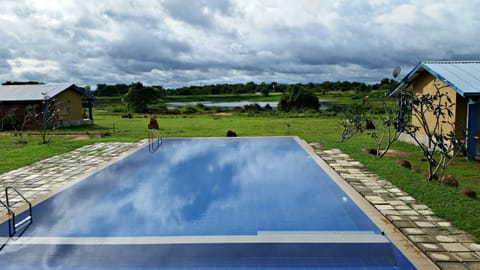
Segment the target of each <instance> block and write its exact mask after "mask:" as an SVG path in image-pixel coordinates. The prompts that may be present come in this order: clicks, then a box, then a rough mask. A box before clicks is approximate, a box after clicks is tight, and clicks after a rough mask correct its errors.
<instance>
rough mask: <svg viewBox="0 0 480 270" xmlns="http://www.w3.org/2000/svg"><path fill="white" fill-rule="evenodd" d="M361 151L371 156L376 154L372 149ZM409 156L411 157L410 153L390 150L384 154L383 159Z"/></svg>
mask: <svg viewBox="0 0 480 270" xmlns="http://www.w3.org/2000/svg"><path fill="white" fill-rule="evenodd" d="M363 151H364V152H366V153H369V154H372V155H376V154H377V150H376V149H372V148H366V149H363ZM380 151H384V150H380ZM409 155H411V153H410V152H405V151H400V150H395V149H390V150H388V152H387V153H386V154H385V157H405V156H409Z"/></svg>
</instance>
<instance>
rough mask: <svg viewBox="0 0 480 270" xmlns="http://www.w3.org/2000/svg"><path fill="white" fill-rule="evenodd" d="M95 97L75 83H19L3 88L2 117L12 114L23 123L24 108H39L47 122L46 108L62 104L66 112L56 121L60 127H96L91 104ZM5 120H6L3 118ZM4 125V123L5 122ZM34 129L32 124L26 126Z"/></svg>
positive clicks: (1, 90) (1, 97) (0, 106)
mask: <svg viewBox="0 0 480 270" xmlns="http://www.w3.org/2000/svg"><path fill="white" fill-rule="evenodd" d="M94 100H95V98H94V97H93V95H92V94H91V93H90V92H89V91H86V90H85V89H84V88H81V87H78V86H76V85H75V84H20V85H1V86H0V115H2V116H6V115H7V114H8V113H9V112H14V113H15V115H14V117H13V119H11V121H16V122H21V121H24V117H25V108H27V106H29V105H34V106H36V107H37V108H38V109H39V110H40V111H41V112H42V113H43V115H45V116H46V117H45V118H44V121H46V122H48V117H49V115H48V111H49V110H48V109H47V106H49V105H52V104H54V103H55V104H56V105H61V107H62V108H63V111H62V113H61V114H59V115H60V117H59V119H58V121H57V123H56V124H57V125H59V126H78V125H82V124H93V114H92V103H93V101H94ZM3 119H5V117H3ZM2 124H3V123H2ZM27 126H28V127H32V128H33V125H32V123H31V122H30V123H27Z"/></svg>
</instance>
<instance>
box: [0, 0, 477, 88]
mask: <svg viewBox="0 0 480 270" xmlns="http://www.w3.org/2000/svg"><path fill="white" fill-rule="evenodd" d="M0 8H1V12H0V81H2V82H3V81H7V80H10V81H14V80H16V81H19V80H34V81H42V82H47V83H57V82H72V83H75V84H77V85H81V86H84V85H91V86H92V87H93V88H94V86H95V85H96V84H99V83H108V84H114V83H131V82H134V81H141V82H143V83H144V84H147V85H152V84H154V85H163V86H165V87H179V86H188V85H204V84H216V83H245V82H248V81H254V82H257V83H260V82H267V83H268V82H272V81H276V82H280V83H295V82H310V81H311V82H322V81H326V80H330V81H337V80H342V81H343V80H349V81H362V82H367V83H375V82H378V81H379V80H380V79H382V78H384V77H388V76H390V74H391V71H392V69H393V68H394V67H395V66H401V67H402V69H403V72H402V75H405V73H406V72H407V71H408V70H410V69H411V68H412V67H413V66H415V65H416V64H417V63H418V62H419V61H421V60H480V13H479V12H478V11H479V10H480V0H422V1H417V0H391V1H388V0H345V1H344V0H316V1H315V0H230V1H229V0H158V1H153V0H138V1H133V0H131V1H126V0H124V1H122V0H82V1H61V0H59V1H55V0H31V1H27V0H0Z"/></svg>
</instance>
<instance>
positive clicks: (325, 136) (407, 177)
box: [0, 112, 480, 238]
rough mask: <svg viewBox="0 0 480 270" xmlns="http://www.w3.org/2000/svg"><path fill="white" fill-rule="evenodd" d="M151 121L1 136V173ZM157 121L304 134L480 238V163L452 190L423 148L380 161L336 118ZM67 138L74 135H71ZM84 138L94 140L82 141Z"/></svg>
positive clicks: (467, 167) (99, 118) (193, 127)
mask: <svg viewBox="0 0 480 270" xmlns="http://www.w3.org/2000/svg"><path fill="white" fill-rule="evenodd" d="M148 117H149V116H148V115H140V114H139V115H134V118H132V119H125V118H121V114H114V113H105V112H96V113H95V126H93V127H79V128H74V129H62V130H59V131H58V132H57V136H56V137H55V138H54V139H53V141H52V143H51V144H48V145H44V144H39V138H38V135H36V134H35V132H30V133H28V134H27V135H26V139H27V140H28V141H29V143H28V144H16V143H15V141H17V140H18V137H15V136H13V135H12V134H11V133H0V134H1V136H0V146H1V147H2V155H1V162H0V173H2V172H6V171H9V170H11V169H14V168H18V167H20V166H23V165H26V164H29V163H32V162H35V161H38V160H41V159H44V158H46V157H48V156H51V155H55V154H58V153H63V152H66V151H69V150H71V149H74V148H76V147H80V146H82V145H86V144H91V143H94V142H102V141H103V142H106V141H138V140H141V139H145V138H146V137H147V133H146V127H147V124H148V121H149V118H148ZM157 119H158V122H159V125H160V132H161V134H162V135H163V136H164V137H211V136H218V137H224V136H225V134H226V132H227V131H228V130H233V131H235V132H236V133H237V134H238V135H239V136H278V135H281V136H283V135H293V136H299V137H300V138H302V139H304V140H306V141H308V142H313V141H315V142H319V143H320V144H321V145H322V147H323V148H324V149H331V148H339V149H341V150H342V151H344V152H345V153H347V154H349V155H350V156H351V157H352V158H354V159H356V160H358V161H360V162H361V163H363V164H364V165H365V166H366V167H367V168H368V169H369V170H370V171H372V172H375V173H377V174H378V175H380V176H382V177H384V178H385V179H388V180H389V181H391V182H392V183H394V184H395V185H397V186H398V187H399V188H401V189H402V190H404V191H406V192H408V193H409V194H410V195H411V196H413V197H415V198H416V199H417V200H419V201H420V202H421V203H425V204H427V205H428V206H430V207H431V208H432V209H433V210H434V211H435V213H437V214H438V215H439V216H440V217H443V218H445V219H447V220H448V221H450V222H452V223H453V224H454V225H456V226H457V227H459V228H461V229H464V230H466V231H468V232H470V233H472V234H473V235H475V236H476V237H477V238H480V218H479V213H480V200H479V199H470V198H467V197H465V196H463V195H461V194H460V193H459V190H460V189H461V188H464V187H469V188H472V189H474V190H475V191H476V192H477V194H480V162H467V161H465V160H463V159H458V160H456V162H455V163H454V164H453V166H452V167H451V169H450V170H449V173H451V174H453V175H454V176H455V177H456V178H457V179H458V180H459V182H460V186H459V187H458V188H452V187H446V186H444V185H440V184H438V183H437V182H427V181H426V178H425V177H424V176H423V172H424V171H426V166H427V165H426V162H425V161H423V160H422V156H421V153H420V151H419V149H418V148H416V147H414V146H412V145H409V144H405V143H396V144H395V145H394V146H393V149H395V150H397V151H401V152H402V156H391V157H385V158H382V159H380V158H377V157H375V156H372V155H370V154H367V153H365V152H364V151H362V149H364V148H373V147H374V144H373V141H372V140H371V138H370V137H369V136H368V135H366V134H365V135H361V136H359V137H356V138H353V139H351V140H350V141H348V142H346V143H340V142H339V138H340V130H339V128H338V126H337V122H338V118H336V117H329V116H323V115H322V114H306V115H300V114H273V115H266V114H256V115H251V114H240V113H234V114H233V115H231V116H230V115H225V114H223V115H217V114H213V113H212V114H194V115H159V116H157ZM67 134H70V135H69V136H68V137H67V136H66V135H67ZM80 137H82V138H84V137H91V138H88V139H79V138H80ZM398 159H407V160H409V161H410V162H411V163H412V164H413V167H414V170H407V169H405V168H403V167H400V166H398V165H397V164H396V163H395V161H396V160H398Z"/></svg>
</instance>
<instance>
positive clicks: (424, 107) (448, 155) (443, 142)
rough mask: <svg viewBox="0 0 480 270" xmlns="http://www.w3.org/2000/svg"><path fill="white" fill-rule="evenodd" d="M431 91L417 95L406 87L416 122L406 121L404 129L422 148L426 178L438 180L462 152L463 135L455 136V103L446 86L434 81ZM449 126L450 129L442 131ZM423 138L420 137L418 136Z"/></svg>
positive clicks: (406, 93)
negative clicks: (461, 136) (426, 165)
mask: <svg viewBox="0 0 480 270" xmlns="http://www.w3.org/2000/svg"><path fill="white" fill-rule="evenodd" d="M433 86H434V88H435V91H434V93H432V94H422V95H417V94H415V93H413V91H412V90H407V91H405V93H403V94H404V95H406V96H407V100H408V101H409V103H410V104H409V107H410V108H412V118H414V119H416V122H417V123H418V124H417V125H413V124H409V125H407V126H406V129H405V132H406V133H407V134H408V135H409V136H410V137H411V138H412V139H413V140H415V142H416V143H417V144H418V146H419V147H420V148H421V149H422V152H423V155H424V157H425V159H426V160H427V162H428V180H429V181H430V180H432V179H433V178H434V177H435V176H437V177H438V178H439V179H440V178H441V177H442V176H443V175H444V174H445V169H446V168H447V166H448V165H449V164H450V163H451V162H452V161H453V160H454V157H456V156H457V155H459V154H460V153H462V152H464V151H465V140H464V138H458V137H457V135H456V134H455V132H454V130H455V128H454V127H455V120H454V119H453V117H452V116H453V112H452V110H453V109H454V108H455V104H454V103H453V102H452V100H451V99H450V97H449V96H448V94H447V92H445V91H442V89H443V88H446V86H445V85H442V84H441V83H439V82H438V81H437V80H435V81H434V83H433ZM447 128H450V130H451V131H450V132H448V133H446V132H444V131H445V129H447ZM419 130H423V133H424V135H423V136H419V135H418V131H419ZM422 137H423V138H424V139H421V138H422Z"/></svg>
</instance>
